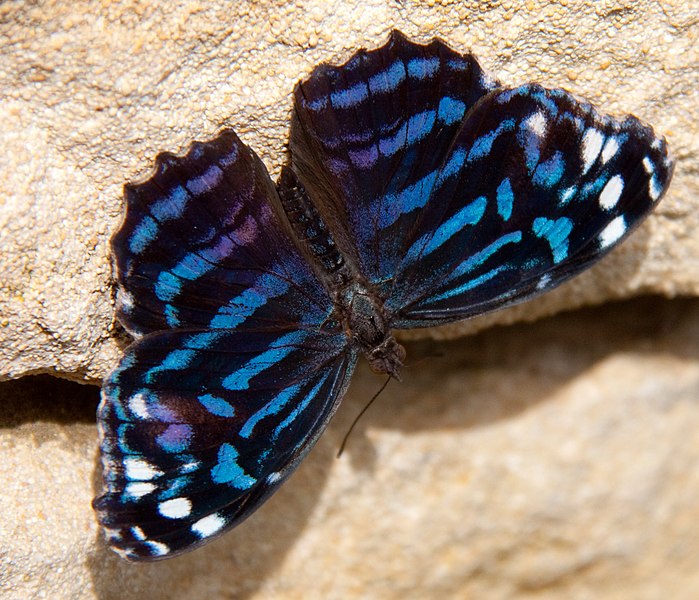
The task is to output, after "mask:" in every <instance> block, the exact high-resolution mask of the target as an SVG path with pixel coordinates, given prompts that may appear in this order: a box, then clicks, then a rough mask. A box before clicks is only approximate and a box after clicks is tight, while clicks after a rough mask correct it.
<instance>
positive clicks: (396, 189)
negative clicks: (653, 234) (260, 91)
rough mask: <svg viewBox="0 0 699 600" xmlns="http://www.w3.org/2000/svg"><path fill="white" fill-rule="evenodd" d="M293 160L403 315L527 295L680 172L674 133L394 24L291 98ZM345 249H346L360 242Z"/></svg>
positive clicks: (616, 230)
mask: <svg viewBox="0 0 699 600" xmlns="http://www.w3.org/2000/svg"><path fill="white" fill-rule="evenodd" d="M291 150H292V160H293V164H294V166H295V168H296V169H297V170H298V171H299V175H300V177H301V179H302V181H303V183H304V185H305V186H306V187H307V188H308V189H309V190H310V192H311V196H312V197H313V198H314V199H316V200H317V201H318V202H319V203H320V205H321V209H322V208H323V207H326V212H329V213H336V214H341V215H345V216H346V218H341V219H339V220H337V221H335V222H333V221H332V218H330V219H328V220H329V221H331V223H332V226H333V228H334V229H335V231H336V232H338V235H337V238H338V244H339V245H342V244H343V241H344V240H356V246H353V244H352V242H349V241H347V242H344V246H345V247H344V248H343V250H345V252H346V253H347V254H349V255H354V256H355V260H356V262H357V264H358V266H359V269H360V271H361V272H362V273H364V275H365V276H366V277H367V279H369V281H370V282H372V283H373V284H375V285H376V286H377V287H378V289H379V291H380V293H381V294H382V295H383V297H384V298H386V309H387V310H388V312H389V313H390V314H392V317H393V318H392V324H393V326H395V327H417V326H426V325H434V324H438V323H445V322H449V321H453V320H457V319H463V318H466V317H469V316H472V315H475V314H480V313H483V312H487V311H489V310H493V309H495V308H501V307H503V306H505V305H507V304H508V303H512V302H516V301H521V300H524V299H526V298H528V297H531V296H532V295H534V294H536V293H539V292H541V291H545V290H547V289H550V288H552V287H554V286H555V285H558V284H559V283H561V282H562V281H565V280H566V279H568V278H569V277H571V276H572V275H574V274H575V273H577V272H579V271H580V270H582V269H584V268H585V267H587V266H589V265H590V264H591V263H592V262H594V261H595V260H597V259H599V258H600V257H601V256H603V255H604V254H605V253H606V252H607V251H609V250H610V249H611V248H612V247H614V245H615V244H617V243H618V242H619V241H621V240H622V239H623V238H624V237H625V236H626V235H627V234H628V233H629V232H630V231H631V230H632V229H633V228H634V227H635V226H636V225H637V224H638V223H639V222H640V221H641V220H642V218H643V217H644V216H645V215H646V214H648V212H649V211H650V210H652V208H653V207H654V206H655V204H656V203H657V201H658V200H659V199H660V197H661V196H662V194H663V193H664V191H665V189H666V188H667V186H668V184H669V181H670V178H671V175H672V162H671V160H670V159H669V158H668V153H667V147H666V144H665V142H664V140H661V139H658V138H656V136H655V135H654V134H653V132H652V130H651V129H650V128H649V127H646V126H644V125H643V124H641V123H640V122H639V121H638V120H637V119H635V118H633V117H627V118H626V119H625V120H623V121H616V120H614V119H612V118H611V117H608V116H605V115H601V114H600V113H598V112H596V111H595V110H594V109H593V108H592V107H591V106H590V105H588V104H585V103H581V102H579V101H577V100H575V99H574V98H573V97H572V96H570V95H569V94H567V93H566V92H563V91H561V90H545V89H544V88H541V87H540V86H536V85H530V86H522V87H520V88H516V89H514V90H507V89H504V88H498V87H497V84H496V82H494V81H492V80H490V79H489V78H488V77H487V76H485V75H484V74H483V72H482V71H481V69H480V67H479V66H478V64H477V63H476V61H475V59H474V58H473V57H472V56H471V55H468V54H467V55H460V54H457V53H455V52H453V51H452V50H450V49H449V48H447V47H446V46H445V45H444V44H443V43H441V42H440V41H438V40H435V41H433V42H432V43H431V44H429V45H428V46H420V45H418V44H414V43H412V42H409V41H408V40H406V39H405V38H404V37H403V36H402V35H400V34H397V33H394V34H393V35H392V36H391V39H390V40H389V42H388V43H387V44H386V45H385V46H384V47H382V48H379V49H378V50H375V51H372V52H359V53H358V54H357V55H355V56H354V57H353V58H351V59H350V60H349V61H348V62H347V63H346V64H345V65H342V66H338V67H332V66H322V67H319V68H318V69H316V70H314V72H313V73H312V74H311V76H310V77H309V78H308V80H306V81H305V82H302V83H301V84H299V86H298V87H297V89H296V94H295V116H294V120H293V121H292V133H291ZM348 248H349V249H348Z"/></svg>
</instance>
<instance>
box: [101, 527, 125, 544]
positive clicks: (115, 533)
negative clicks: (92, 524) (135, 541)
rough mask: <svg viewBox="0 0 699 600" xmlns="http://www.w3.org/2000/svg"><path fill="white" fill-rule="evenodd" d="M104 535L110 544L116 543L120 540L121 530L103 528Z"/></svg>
mask: <svg viewBox="0 0 699 600" xmlns="http://www.w3.org/2000/svg"><path fill="white" fill-rule="evenodd" d="M104 535H105V536H106V537H107V539H108V540H109V541H110V542H117V541H119V540H120V539H121V529H110V528H109V527H105V528H104Z"/></svg>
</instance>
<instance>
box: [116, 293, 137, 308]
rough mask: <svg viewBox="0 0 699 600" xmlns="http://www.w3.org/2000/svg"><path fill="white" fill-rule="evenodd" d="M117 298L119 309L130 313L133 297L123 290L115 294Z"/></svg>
mask: <svg viewBox="0 0 699 600" xmlns="http://www.w3.org/2000/svg"><path fill="white" fill-rule="evenodd" d="M117 296H118V298H119V304H120V306H121V309H122V310H123V311H125V312H127V313H128V312H131V309H132V308H133V296H132V295H131V294H130V293H129V292H127V291H126V290H123V289H120V290H119V291H118V292H117Z"/></svg>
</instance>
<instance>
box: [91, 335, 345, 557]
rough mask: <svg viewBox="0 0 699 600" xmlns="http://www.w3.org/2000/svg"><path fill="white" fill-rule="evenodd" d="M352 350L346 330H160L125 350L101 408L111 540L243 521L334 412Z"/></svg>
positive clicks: (141, 551)
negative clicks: (331, 332)
mask: <svg viewBox="0 0 699 600" xmlns="http://www.w3.org/2000/svg"><path fill="white" fill-rule="evenodd" d="M355 360H356V355H355V354H354V353H353V352H352V351H351V350H349V349H348V348H347V346H346V344H345V337H344V334H323V333H320V332H317V333H312V332H308V331H303V330H296V331H291V332H287V333H284V334H282V335H276V334H274V333H271V332H268V333H258V334H256V335H249V334H248V333H246V332H243V331H237V330H233V331H225V330H217V331H208V332H185V331H174V332H162V333H156V334H151V335H148V336H145V337H144V338H142V339H141V340H139V341H138V342H136V343H135V344H133V345H132V346H131V347H130V348H129V349H128V350H127V352H126V354H125V356H124V358H123V360H122V362H121V364H120V366H119V367H118V368H117V369H116V370H115V371H114V372H113V373H112V374H111V375H110V377H109V378H108V379H107V381H106V382H105V385H104V387H103V391H102V402H101V404H100V407H99V410H98V423H99V429H100V434H101V448H102V462H103V469H104V479H105V489H104V492H103V494H102V495H101V496H100V497H99V498H97V499H96V500H95V501H94V506H95V509H96V511H97V514H98V518H99V520H100V522H101V524H102V525H103V526H104V528H105V531H106V533H107V539H108V541H109V543H110V545H111V546H112V547H113V548H114V549H115V550H116V551H117V552H119V553H120V554H122V555H123V556H125V557H126V558H128V559H131V560H152V559H159V558H165V557H170V556H173V555H175V554H178V553H181V552H183V551H186V550H190V549H192V548H194V547H196V546H197V545H199V544H201V543H203V542H204V541H206V540H207V539H209V538H211V537H212V536H216V535H218V534H220V533H222V532H223V531H225V530H227V529H230V528H231V527H233V526H235V525H237V524H238V523H240V521H242V520H243V519H245V518H246V517H247V516H249V515H250V514H251V513H252V512H253V511H254V510H255V509H257V508H258V507H259V506H260V505H261V503H262V502H263V501H264V500H265V499H266V498H267V497H268V496H269V495H270V494H271V493H272V492H273V491H274V490H275V489H276V488H277V487H278V486H279V485H280V484H281V483H282V482H283V481H284V480H285V479H286V478H287V477H288V476H289V475H290V473H291V472H292V471H293V470H294V468H295V467H296V466H297V464H298V463H299V461H300V460H301V459H302V458H303V457H304V456H305V454H306V453H307V452H308V451H309V450H310V448H311V447H312V445H313V444H314V442H315V441H316V439H317V438H318V436H319V435H320V433H321V432H322V430H323V429H324V428H325V425H326V424H327V422H328V420H329V419H330V417H331V416H332V414H333V413H334V411H335V409H336V407H337V405H338V403H339V401H340V399H341V397H342V395H343V393H344V389H345V387H346V385H347V383H348V381H349V376H350V375H351V372H352V370H353V367H354V364H355Z"/></svg>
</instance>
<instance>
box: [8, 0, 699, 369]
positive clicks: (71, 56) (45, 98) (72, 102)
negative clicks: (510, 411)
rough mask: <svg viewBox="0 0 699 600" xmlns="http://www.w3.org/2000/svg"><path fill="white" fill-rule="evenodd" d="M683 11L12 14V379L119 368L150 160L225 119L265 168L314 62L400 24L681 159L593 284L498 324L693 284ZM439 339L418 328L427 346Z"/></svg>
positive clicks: (490, 320)
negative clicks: (120, 333) (128, 254)
mask: <svg viewBox="0 0 699 600" xmlns="http://www.w3.org/2000/svg"><path fill="white" fill-rule="evenodd" d="M694 12H695V11H694V10H693V7H692V6H691V5H690V4H688V3H685V2H680V1H679V0H676V1H665V2H662V3H657V2H649V1H648V2H638V3H621V2H614V1H611V0H610V1H607V2H597V1H592V0H587V1H582V0H577V1H576V0H570V1H566V2H560V3H555V4H552V3H549V2H545V1H543V0H532V1H528V2H525V3H521V2H502V3H479V2H470V1H469V2H462V3H456V4H455V3H437V2H429V3H424V4H421V5H418V6H414V5H413V4H409V5H408V4H406V5H405V6H404V5H403V4H402V3H400V2H369V3H366V2H364V3H362V4H361V9H358V8H357V4H356V2H344V3H340V4H339V5H337V3H331V4H328V3H325V2H322V1H321V0H311V1H308V2H304V3H301V4H299V3H296V4H293V3H287V2H281V0H277V1H275V2H272V1H268V2H264V3H229V2H223V1H216V2H206V3H201V2H194V1H192V2H185V3H180V4H178V5H176V6H175V7H172V8H171V7H170V6H169V5H168V8H167V9H165V8H164V5H163V4H162V3H158V2H153V3H148V2H139V3H131V2H125V1H124V2H111V3H107V4H105V3H103V2H98V1H92V2H82V3H65V2H44V3H42V4H41V7H39V6H34V5H33V4H31V3H29V2H21V1H20V2H13V3H5V4H3V5H2V6H0V35H2V38H3V39H4V40H5V42H4V43H3V44H2V45H1V46H0V65H1V66H0V131H2V142H3V152H2V153H1V154H0V199H1V200H0V247H1V248H2V253H1V254H0V273H1V274H2V277H0V347H2V349H3V351H2V353H1V354H0V377H4V378H8V377H18V376H20V375H23V374H27V373H38V372H57V373H59V374H61V375H62V376H64V377H70V378H73V379H76V380H88V381H96V380H98V379H99V378H101V377H102V376H103V375H104V374H105V372H106V371H107V370H108V369H109V368H110V367H111V366H112V365H113V364H114V363H115V361H116V359H117V356H118V347H117V345H116V343H115V341H114V336H113V333H112V332H111V331H110V330H109V327H110V323H111V321H112V313H113V311H112V305H111V302H110V299H111V296H110V293H109V290H110V287H109V286H110V269H109V263H108V239H109V237H110V235H111V233H112V232H113V231H114V229H115V228H116V227H117V225H118V222H119V219H120V215H121V197H120V196H121V187H122V185H123V183H124V182H125V181H128V180H134V179H138V178H139V177H143V176H145V175H147V174H148V172H149V170H150V169H151V168H152V164H153V158H154V156H155V154H156V153H157V152H158V151H161V150H165V149H168V150H171V151H179V150H183V149H184V148H186V146H187V145H188V143H189V142H190V141H191V140H193V139H205V138H208V137H211V136H213V135H214V134H215V133H216V131H217V130H219V129H220V128H221V127H222V126H224V125H229V126H233V127H234V128H235V129H236V130H237V131H238V132H239V133H240V135H241V136H242V137H243V138H244V139H245V141H246V142H247V143H249V144H250V145H251V146H252V147H253V148H255V149H256V151H257V152H258V153H259V154H260V155H261V156H262V158H263V160H265V162H266V163H267V165H268V166H269V167H270V169H271V171H272V172H273V173H276V172H277V171H278V168H279V165H280V164H281V163H282V162H283V148H284V143H285V142H286V140H287V127H288V115H289V110H290V107H291V100H290V96H291V91H292V88H293V85H294V83H295V81H297V80H298V78H300V77H302V76H304V75H305V74H307V73H308V72H310V70H311V69H312V68H313V66H315V65H316V64H318V63H319V62H321V61H341V60H345V59H346V58H348V56H349V55H350V54H351V53H352V52H354V51H355V50H356V49H357V47H358V46H362V45H363V46H371V47H375V46H378V45H379V44H381V43H383V41H384V40H385V39H386V37H387V34H388V32H389V31H390V30H391V29H392V28H394V27H397V28H400V29H402V30H403V31H405V32H406V33H407V34H409V35H411V36H414V37H416V38H417V39H422V40H427V39H429V38H431V37H432V36H434V35H439V36H441V37H443V38H444V39H446V40H448V42H449V43H450V44H451V45H452V46H453V47H455V48H457V49H460V50H464V51H465V50H468V49H471V50H473V51H474V52H475V54H476V55H477V56H478V57H479V59H480V60H481V62H482V64H483V66H484V67H485V68H487V69H488V70H489V71H490V72H491V73H492V74H493V75H495V76H498V77H500V78H501V79H502V80H503V81H504V82H505V83H508V84H513V85H514V84H519V83H523V82H526V81H534V80H536V81H540V82H542V83H544V84H545V85H549V86H563V87H567V88H568V89H570V90H572V91H574V92H575V93H577V94H579V95H581V96H587V97H588V98H590V99H591V100H592V101H594V102H596V103H597V104H599V105H600V106H601V107H602V108H603V109H604V110H607V111H611V112H616V113H622V112H632V113H636V114H637V115H638V116H639V117H641V118H643V119H644V120H645V121H647V122H650V123H652V124H653V125H654V126H655V127H656V129H657V131H659V132H662V133H663V134H665V135H666V136H667V138H668V140H669V143H670V146H671V148H672V149H673V150H674V153H675V155H676V157H677V159H678V165H677V169H676V173H675V180H674V183H673V185H672V187H671V190H670V193H669V195H668V197H667V198H666V199H665V200H664V201H663V203H662V205H661V206H660V207H659V209H658V210H657V211H656V214H655V215H653V217H652V218H651V219H649V221H648V223H647V224H645V225H644V226H643V227H642V229H641V230H640V231H638V232H637V233H636V234H635V236H634V237H633V239H632V240H630V241H629V242H628V243H627V244H625V245H624V247H623V248H621V249H620V250H619V251H616V252H615V253H614V254H613V255H612V256H610V257H609V258H608V259H607V260H605V261H604V263H603V264H601V265H600V266H599V267H597V268H596V269H594V270H593V271H592V272H590V273H589V274H586V275H584V276H583V277H581V278H580V279H578V280H576V281H575V282H573V283H571V284H569V285H566V286H565V287H564V288H562V289H560V290H558V291H557V292H555V293H554V294H551V295H549V296H546V297H544V298H542V299H540V300H537V301H535V302H532V303H529V304H527V305H524V306H521V307H517V308H515V309H513V310H510V311H505V312H502V313H496V314H494V315H491V316H487V317H484V318H481V319H476V320H473V321H470V322H468V323H462V324H458V325H455V326H452V327H450V328H448V329H442V330H435V331H433V332H430V334H431V335H438V336H443V337H445V336H448V337H453V336H455V335H458V334H461V333H465V332H472V331H475V330H478V329H482V328H484V327H486V326H489V325H491V324H494V323H510V322H514V321H518V320H522V319H534V318H537V317H540V316H542V315H546V314H551V313H554V312H558V311H561V310H564V309H571V308H575V307H579V306H582V305H586V304H592V303H600V302H603V301H605V300H608V299H610V298H622V297H628V296H633V295H637V294H640V293H647V292H654V293H659V294H663V295H666V296H674V295H676V294H696V293H697V291H698V290H699V242H698V240H699V238H698V237H697V236H696V235H695V232H696V231H697V229H698V226H699V216H698V215H699V210H697V204H698V203H699V200H698V198H699V184H698V183H697V178H696V173H697V170H698V165H697V145H698V141H697V140H699V135H698V132H697V119H696V114H697V107H698V105H699V102H698V96H699V92H698V91H697V88H698V86H697V85H696V83H697V77H696V64H697V62H698V58H699V57H698V56H697V52H698V51H697V48H698V47H699V45H697V43H696V41H697V39H696V38H697V29H696V27H695V26H693V23H694V18H695V15H694ZM427 333H428V332H421V335H424V334H427Z"/></svg>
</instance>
